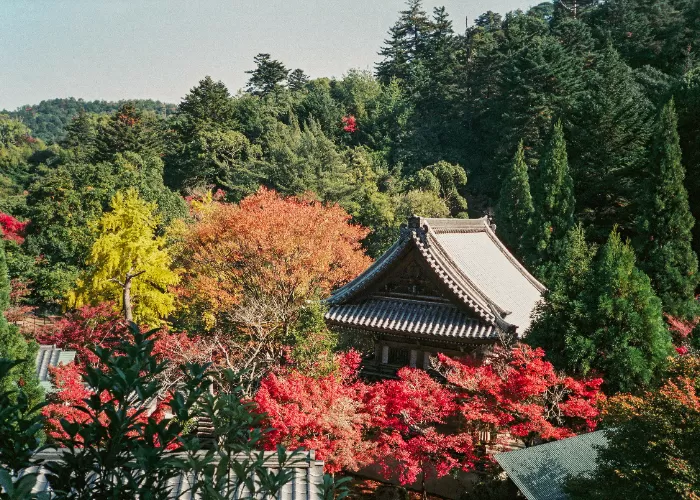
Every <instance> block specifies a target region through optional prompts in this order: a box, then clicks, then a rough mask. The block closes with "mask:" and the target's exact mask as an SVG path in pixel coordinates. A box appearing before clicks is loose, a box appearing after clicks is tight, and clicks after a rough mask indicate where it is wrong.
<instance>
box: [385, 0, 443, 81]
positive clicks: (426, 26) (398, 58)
mask: <svg viewBox="0 0 700 500" xmlns="http://www.w3.org/2000/svg"><path fill="white" fill-rule="evenodd" d="M406 5H407V8H406V10H403V11H401V13H400V16H399V20H398V21H396V24H394V26H393V27H392V28H391V29H390V30H389V39H388V40H385V41H384V47H382V49H381V50H380V51H379V55H380V56H382V57H383V60H382V61H381V62H379V63H378V64H377V77H378V78H379V80H380V81H381V82H382V83H385V84H387V83H389V82H390V81H391V80H392V79H394V78H397V79H400V80H403V81H404V82H406V83H407V84H410V82H409V80H410V76H411V72H412V69H413V66H412V65H413V64H415V63H416V62H417V61H418V60H419V59H420V58H421V56H423V55H424V50H425V48H426V44H427V40H428V34H429V33H430V31H431V23H430V20H429V19H428V15H427V14H426V12H425V11H424V10H423V6H422V5H421V0H408V1H407V2H406Z"/></svg>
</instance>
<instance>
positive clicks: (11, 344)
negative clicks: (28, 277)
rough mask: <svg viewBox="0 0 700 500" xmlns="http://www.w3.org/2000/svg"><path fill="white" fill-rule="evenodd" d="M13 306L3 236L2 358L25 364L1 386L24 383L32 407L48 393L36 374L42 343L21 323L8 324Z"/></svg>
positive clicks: (0, 292)
mask: <svg viewBox="0 0 700 500" xmlns="http://www.w3.org/2000/svg"><path fill="white" fill-rule="evenodd" d="M9 305H10V278H9V276H8V274H7V261H6V259H5V245H4V242H3V240H2V238H0V358H4V359H10V360H22V363H20V364H19V365H18V366H17V367H16V368H15V369H13V370H12V371H11V372H10V374H9V375H8V376H7V377H5V378H3V379H2V382H1V383H2V388H1V389H2V391H14V390H16V389H17V385H18V384H19V385H21V386H22V387H23V390H24V393H25V394H26V395H27V397H28V399H29V407H30V408H31V407H33V406H34V405H36V404H37V403H39V402H40V401H41V399H42V398H43V395H44V394H43V392H44V391H43V390H42V389H41V386H40V385H39V379H38V377H37V374H36V354H37V352H38V350H39V346H38V345H37V344H36V342H33V341H32V342H29V341H27V340H26V339H25V338H24V336H23V335H22V334H21V333H20V331H19V328H18V327H17V326H15V325H11V324H10V323H8V321H7V319H6V318H5V314H4V312H5V311H6V310H7V307H8V306H9Z"/></svg>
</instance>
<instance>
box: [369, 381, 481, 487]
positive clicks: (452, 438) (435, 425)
mask: <svg viewBox="0 0 700 500" xmlns="http://www.w3.org/2000/svg"><path fill="white" fill-rule="evenodd" d="M397 376H398V380H387V381H384V382H381V383H377V384H374V385H373V386H372V387H371V388H370V390H369V394H368V397H367V403H366V405H367V411H368V413H369V415H370V417H371V421H370V435H371V436H372V438H371V439H372V440H373V441H375V442H376V446H377V450H376V453H377V460H378V462H379V464H380V467H381V470H382V474H383V476H384V478H385V479H387V480H390V481H392V480H398V481H399V482H400V483H401V484H412V483H415V482H416V481H417V480H420V484H421V489H422V490H423V494H424V495H425V482H426V480H429V479H433V478H436V477H442V476H445V475H447V474H449V473H450V472H452V471H455V470H464V471H469V470H471V469H472V468H473V467H474V466H475V463H476V462H477V461H478V458H477V456H476V454H477V450H476V442H475V439H474V438H473V436H472V435H470V434H469V433H465V432H460V431H461V429H460V431H457V432H455V431H454V430H453V431H452V432H445V431H444V430H443V429H444V428H445V426H446V424H447V422H448V421H449V420H450V419H451V418H453V417H454V416H455V414H456V412H457V408H458V402H457V395H456V394H455V393H454V392H453V391H451V390H450V389H449V388H448V387H445V386H444V385H443V384H441V383H439V382H437V381H436V380H434V379H433V378H431V376H430V375H429V374H428V373H427V372H425V371H423V370H415V369H410V368H403V369H401V370H399V372H398V373H397Z"/></svg>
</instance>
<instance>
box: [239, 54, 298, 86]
mask: <svg viewBox="0 0 700 500" xmlns="http://www.w3.org/2000/svg"><path fill="white" fill-rule="evenodd" d="M253 60H254V61H255V69H254V70H251V71H246V73H248V74H249V75H250V79H248V84H247V87H246V90H247V91H248V92H250V93H252V94H255V95H262V96H264V95H267V94H269V93H270V92H273V91H275V90H278V89H280V88H281V87H282V84H283V82H285V81H286V80H287V76H288V75H289V70H288V69H287V68H285V66H284V64H282V63H281V62H280V61H278V60H276V59H272V58H271V57H270V54H258V55H257V56H255V57H254V58H253Z"/></svg>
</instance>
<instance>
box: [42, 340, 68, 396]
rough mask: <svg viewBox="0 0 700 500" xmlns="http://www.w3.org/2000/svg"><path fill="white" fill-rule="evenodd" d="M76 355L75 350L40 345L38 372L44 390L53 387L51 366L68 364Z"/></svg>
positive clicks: (49, 389)
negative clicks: (50, 373)
mask: <svg viewBox="0 0 700 500" xmlns="http://www.w3.org/2000/svg"><path fill="white" fill-rule="evenodd" d="M75 355H76V352H75V351H67V350H64V349H60V348H58V347H56V346H55V345H40V346H39V351H38V352H37V354H36V373H37V376H38V377H39V383H40V384H41V386H42V387H43V388H44V390H46V391H51V390H52V389H53V385H52V384H51V377H50V375H49V367H51V366H58V365H66V364H68V363H70V362H72V361H73V360H74V359H75Z"/></svg>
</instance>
